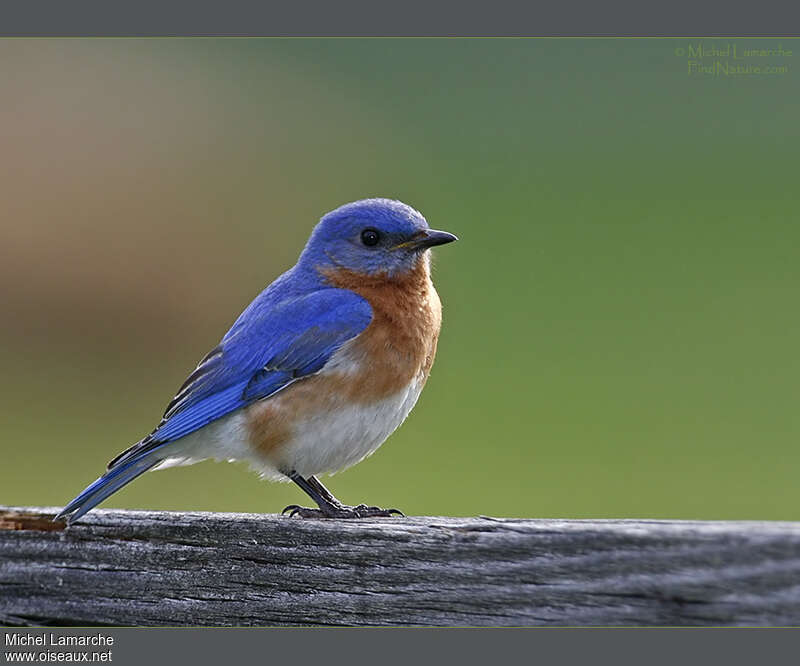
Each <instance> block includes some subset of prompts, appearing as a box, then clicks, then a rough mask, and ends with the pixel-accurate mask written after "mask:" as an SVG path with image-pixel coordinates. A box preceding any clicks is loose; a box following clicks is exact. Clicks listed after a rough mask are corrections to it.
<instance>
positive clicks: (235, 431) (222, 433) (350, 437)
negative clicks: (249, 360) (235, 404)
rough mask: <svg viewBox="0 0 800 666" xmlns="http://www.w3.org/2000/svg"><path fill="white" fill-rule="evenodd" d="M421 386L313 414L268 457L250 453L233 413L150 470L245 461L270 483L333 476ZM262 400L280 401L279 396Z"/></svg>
mask: <svg viewBox="0 0 800 666" xmlns="http://www.w3.org/2000/svg"><path fill="white" fill-rule="evenodd" d="M424 383H425V382H424V378H422V377H419V378H415V379H414V380H413V381H412V382H411V383H410V384H409V385H408V386H407V387H406V388H405V389H403V390H401V391H399V392H398V393H396V394H394V395H392V396H389V397H388V398H384V399H383V400H381V401H379V402H376V403H374V404H371V405H342V404H339V405H337V406H336V408H335V409H330V410H326V411H320V412H317V413H315V414H313V415H311V416H310V418H306V419H303V420H302V421H301V422H299V423H296V424H295V425H294V428H293V431H292V437H291V439H290V440H289V441H288V442H286V443H285V444H284V445H282V446H281V447H280V450H279V452H278V453H276V455H275V456H274V457H265V456H263V455H260V454H258V453H257V452H256V450H255V449H254V447H253V446H252V445H251V443H250V440H249V429H248V427H247V420H246V416H245V410H238V411H236V412H233V413H232V414H229V415H227V416H224V417H222V418H221V419H218V420H216V421H214V422H212V423H209V424H208V425H207V426H205V427H204V428H201V429H200V430H197V431H195V432H193V433H191V434H189V435H187V436H186V437H183V438H181V439H179V440H177V441H175V442H174V443H173V444H170V445H169V446H168V447H165V448H166V449H167V451H165V453H166V452H168V453H169V455H170V457H169V458H167V459H166V460H164V462H162V463H161V464H159V465H158V467H156V469H164V468H166V467H173V466H177V465H190V464H192V463H196V462H200V461H201V460H206V459H214V460H219V461H223V460H226V461H228V462H236V461H244V462H248V463H250V465H251V466H252V467H253V469H254V470H256V471H257V472H258V473H260V474H261V476H263V477H265V478H269V479H273V480H276V481H286V480H288V479H287V478H286V476H285V475H284V474H283V473H282V471H279V470H294V471H296V472H297V473H298V474H300V475H301V476H305V477H308V476H311V475H314V474H324V473H333V472H338V471H341V470H343V469H346V468H347V467H350V466H352V465H355V464H356V463H357V462H359V461H361V460H363V459H364V458H366V457H367V456H369V455H370V454H372V453H374V452H375V450H376V449H377V448H378V447H379V446H380V445H381V444H383V442H384V441H386V438H387V437H389V435H391V434H392V433H393V432H394V431H395V430H396V429H397V428H398V426H399V425H400V424H401V423H402V422H403V421H404V420H405V418H406V417H407V416H408V414H409V412H410V411H411V409H412V408H413V407H414V405H415V404H416V402H417V399H418V398H419V394H420V392H421V391H422V387H423V385H424ZM267 399H268V400H275V399H280V394H278V395H276V396H274V397H273V398H267ZM278 456H279V457H278Z"/></svg>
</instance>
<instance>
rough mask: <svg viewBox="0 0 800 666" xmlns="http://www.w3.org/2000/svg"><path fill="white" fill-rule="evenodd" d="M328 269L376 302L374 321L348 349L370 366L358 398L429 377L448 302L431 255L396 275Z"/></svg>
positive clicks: (338, 281)
mask: <svg viewBox="0 0 800 666" xmlns="http://www.w3.org/2000/svg"><path fill="white" fill-rule="evenodd" d="M324 275H325V277H326V278H327V280H328V282H329V283H330V284H332V285H333V286H336V287H339V288H342V289H349V290H350V291H354V292H355V293H357V294H358V295H359V296H361V297H363V298H364V299H366V301H367V302H368V303H369V304H370V306H371V307H372V313H373V315H372V322H371V323H370V325H369V326H368V327H367V329H366V330H365V331H364V332H363V333H361V335H359V336H358V337H357V338H356V339H355V340H354V341H353V343H352V345H351V346H350V347H349V349H348V351H349V352H350V354H352V358H353V360H354V361H355V362H356V363H358V364H359V365H360V366H361V368H362V369H363V371H364V375H363V377H362V379H361V382H360V383H359V385H358V388H357V391H358V395H353V399H355V400H358V401H364V402H371V401H374V400H377V399H381V398H384V397H386V396H388V395H391V394H393V393H396V392H397V391H399V390H401V389H403V388H405V387H406V386H408V384H409V382H411V381H412V380H413V379H415V378H419V379H420V380H421V381H422V382H424V381H425V380H426V379H427V377H428V374H429V372H430V369H431V365H433V359H434V356H435V355H436V343H437V341H438V339H439V330H440V328H441V325H442V304H441V302H440V300H439V295H438V294H437V293H436V289H434V287H433V283H432V282H431V278H430V271H429V268H428V261H427V260H426V259H425V258H421V259H420V261H419V263H418V265H417V267H416V269H415V270H413V271H411V272H410V273H408V274H405V275H402V276H399V277H394V278H389V277H387V276H386V275H377V276H369V275H362V274H359V273H354V272H352V271H347V270H343V269H337V270H335V271H326V272H325V273H324Z"/></svg>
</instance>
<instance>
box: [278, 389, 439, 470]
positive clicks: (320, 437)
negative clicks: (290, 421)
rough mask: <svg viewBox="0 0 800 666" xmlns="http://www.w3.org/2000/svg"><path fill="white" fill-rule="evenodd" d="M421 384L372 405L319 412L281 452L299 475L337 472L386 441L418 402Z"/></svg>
mask: <svg viewBox="0 0 800 666" xmlns="http://www.w3.org/2000/svg"><path fill="white" fill-rule="evenodd" d="M423 384H424V382H423V381H418V380H414V381H412V382H411V383H410V384H409V385H408V386H407V387H406V388H405V389H403V390H401V391H399V392H398V393H396V394H395V395H392V396H389V397H388V398H384V399H383V400H381V401H379V402H376V403H374V404H371V405H350V406H346V407H339V408H338V409H336V410H331V411H328V412H320V413H318V414H316V415H315V416H314V417H312V418H310V419H306V420H305V421H303V422H302V423H300V424H298V425H296V426H295V429H294V437H293V438H292V440H291V441H290V442H289V443H288V444H287V445H286V447H285V450H284V452H283V455H284V458H285V462H286V463H288V464H290V465H291V467H292V469H294V470H296V471H297V472H298V473H299V474H300V475H301V476H311V475H312V474H323V473H332V472H338V471H340V470H343V469H346V468H347V467H350V466H352V465H355V464H356V463H357V462H359V461H361V460H363V459H364V458H366V457H367V456H369V455H371V454H372V453H374V452H375V450H376V449H377V448H378V447H379V446H380V445H381V444H383V442H384V441H386V438H387V437H389V435H391V434H392V433H393V432H394V431H395V430H396V429H397V428H398V426H399V425H400V424H401V423H402V422H403V421H404V420H405V418H406V417H407V416H408V414H409V412H410V411H411V409H412V408H413V407H414V405H415V404H416V402H417V398H419V394H420V392H421V391H422V385H423Z"/></svg>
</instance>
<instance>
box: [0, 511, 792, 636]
mask: <svg viewBox="0 0 800 666" xmlns="http://www.w3.org/2000/svg"><path fill="white" fill-rule="evenodd" d="M54 513H55V510H54V509H38V508H37V509H33V508H16V509H15V508H7V507H5V508H4V507H0V623H2V624H5V625H173V626H174V625H193V626H198V625H199V626H231V625H236V626H267V625H282V626H286V625H291V626H297V625H326V626H327V625H350V626H357V625H360V626H363V625H403V626H407V625H424V626H465V625H466V626H531V625H552V626H565V625H572V626H574V625H615V626H616V625H627V626H630V625H639V626H642V625H662V626H663V625H669V626H689V625H717V626H721V625H725V626H727V625H758V626H763V625H770V626H785V625H800V523H779V522H774V523H773V522H690V521H689V522H687V521H655V520H652V521H649V520H515V519H494V518H485V517H481V518H434V517H418V518H393V519H365V520H357V521H315V520H299V519H290V518H286V517H280V516H275V515H253V514H205V513H169V512H144V511H94V512H92V513H91V514H89V515H88V516H87V517H86V518H85V519H84V520H83V521H82V522H80V523H78V524H77V525H75V526H73V527H70V528H69V529H67V530H65V529H63V528H62V527H61V526H60V525H56V524H53V523H52V522H50V517H51V516H52V515H53V514H54ZM53 528H56V529H53Z"/></svg>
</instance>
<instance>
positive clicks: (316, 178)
mask: <svg viewBox="0 0 800 666" xmlns="http://www.w3.org/2000/svg"><path fill="white" fill-rule="evenodd" d="M689 41H690V40H658V39H653V40H631V39H625V40H622V39H620V40H567V39H561V40H556V39H536V40H524V39H522V40H517V39H514V40H488V39H487V40H484V39H442V40H422V39H420V40H417V39H389V40H350V39H329V40H319V39H285V40H278V39H228V40H221V39H220V40H213V39H211V40H207V39H174V40H173V39H159V40H155V39H153V40H138V39H126V40H113V39H93V40H4V41H2V42H0V63H1V64H0V90H1V91H2V101H1V102H0V137H1V141H0V143H2V146H3V148H2V153H0V190H2V196H1V197H0V199H2V204H1V205H0V208H1V209H2V215H1V216H0V246H1V247H2V262H0V305H1V306H2V327H1V330H0V336H1V337H0V362H1V363H2V378H3V379H2V392H3V394H2V401H0V412H2V431H0V454H1V455H2V464H0V503H4V504H16V505H62V504H64V503H65V502H66V501H67V500H69V499H71V498H72V497H73V496H74V495H75V494H76V493H77V492H78V491H80V490H81V489H82V488H83V487H84V486H85V485H86V484H87V483H88V482H90V481H92V480H93V479H94V478H95V477H96V476H97V475H98V474H99V473H101V472H102V471H103V468H104V465H105V463H106V462H107V461H108V460H109V459H110V458H111V457H112V456H114V455H115V454H116V453H118V452H119V451H120V450H122V449H123V448H125V447H126V446H128V445H129V444H131V443H132V442H134V441H136V440H137V439H139V438H140V437H141V436H142V435H144V434H146V433H147V432H149V431H150V429H151V428H152V426H153V425H155V423H156V422H157V421H158V419H159V417H160V415H161V413H162V411H163V408H164V406H165V405H166V403H167V402H168V401H169V399H170V398H171V397H172V395H173V393H174V391H175V390H176V389H177V387H178V386H179V385H180V384H181V383H182V381H183V379H184V377H185V376H186V375H187V373H188V372H189V371H191V370H192V369H193V368H194V365H195V363H196V362H197V361H198V359H199V358H200V357H202V356H203V355H204V354H205V353H206V352H207V351H208V350H209V349H210V348H211V347H213V346H214V345H215V344H216V342H217V340H218V339H219V337H220V336H221V335H222V334H223V333H224V332H225V330H226V329H227V327H228V326H229V325H230V324H231V323H232V321H233V320H234V318H235V317H236V316H237V315H238V313H239V312H240V311H241V309H242V308H243V307H244V306H245V305H246V304H247V303H248V302H249V301H250V299H251V298H252V297H254V296H255V295H256V294H257V293H258V292H259V291H260V290H261V289H262V288H263V287H264V286H265V285H266V284H268V283H269V282H270V281H271V280H273V279H274V278H275V277H276V276H277V275H278V274H279V273H280V272H282V271H283V270H285V269H286V268H288V267H289V266H291V265H292V264H293V263H294V261H295V259H296V257H297V255H298V253H299V252H300V250H301V248H302V247H303V244H304V242H305V240H306V238H307V236H308V233H309V231H310V230H311V227H312V226H313V224H314V223H315V222H316V221H317V220H318V218H319V217H320V216H321V215H322V214H323V213H325V212H326V211H328V210H330V209H332V208H334V207H336V206H338V205H340V204H342V203H344V202H347V201H351V200H354V199H359V198H363V197H367V196H387V197H393V198H399V199H402V200H403V201H406V202H407V203H409V204H411V205H413V206H414V207H416V208H418V209H419V210H421V211H422V212H423V213H424V214H425V215H426V217H427V218H428V220H429V222H430V223H431V225H432V226H434V227H437V228H443V229H447V230H449V231H452V232H454V233H456V234H458V235H459V236H460V237H461V241H460V242H459V243H457V244H456V245H452V246H448V247H446V248H442V249H441V250H439V251H438V252H437V256H436V261H435V264H436V265H435V280H436V284H437V286H438V289H439V292H440V294H441V297H442V301H443V303H444V327H443V331H442V337H441V340H440V345H439V354H438V358H437V361H436V364H435V366H434V371H433V374H432V376H431V379H430V381H429V383H428V387H427V389H426V390H425V391H424V392H423V395H422V397H421V399H420V402H419V403H418V405H417V407H416V409H415V410H414V412H413V413H412V415H411V417H410V418H409V420H408V421H407V422H406V423H405V424H404V426H403V427H402V428H401V429H400V430H399V431H398V432H397V433H396V434H395V435H394V436H393V437H392V438H391V439H390V440H389V441H388V442H387V443H386V444H385V445H384V446H383V447H382V448H381V449H380V451H379V452H378V453H377V454H376V455H374V456H373V457H372V458H370V459H368V460H366V461H364V462H362V463H361V464H360V465H358V466H357V467H355V468H352V469H350V470H348V471H347V472H345V473H342V474H340V475H337V476H335V477H333V478H332V479H330V484H329V485H330V487H331V489H332V490H333V491H334V492H335V493H336V494H337V495H338V496H339V497H340V498H341V499H342V500H344V501H348V502H352V503H358V502H361V501H367V502H369V503H376V504H381V505H387V506H398V507H400V508H402V509H403V510H404V511H406V512H407V513H409V514H434V515H439V514H450V515H473V514H492V515H503V516H527V517H547V516H557V517H654V518H708V519H734V518H761V519H794V520H797V519H800V483H798V473H799V472H800V446H798V437H799V436H800V418H799V417H798V414H799V413H798V409H797V401H798V382H800V367H798V366H799V363H798V353H797V341H798V334H799V333H800V314H798V307H797V293H798V288H799V287H800V262H798V260H797V257H798V244H799V243H800V228H799V227H798V206H799V204H800V202H799V200H798V154H800V153H799V152H798V149H799V148H800V141H799V139H800V123H798V118H800V85H798V79H797V76H796V74H795V72H794V71H793V69H792V67H793V63H794V61H796V60H797V56H792V57H786V58H784V59H783V60H782V61H780V59H775V58H773V59H772V60H771V62H773V64H775V61H776V60H777V61H779V62H777V64H786V65H788V68H789V69H788V73H786V74H785V75H776V76H739V77H724V76H719V77H712V76H689V75H688V74H687V62H686V61H687V57H686V56H683V57H680V56H679V55H676V48H681V47H686V45H687V44H688V43H689ZM698 42H703V43H704V44H706V45H707V46H712V45H716V46H718V47H723V46H724V45H725V44H726V43H729V42H727V41H725V40H691V43H692V44H696V43H698ZM736 43H737V44H738V45H739V47H740V49H741V48H742V47H752V46H753V45H758V46H761V47H769V46H773V47H774V46H776V44H775V43H774V42H770V41H769V40H754V41H753V40H736ZM783 46H784V48H791V47H794V48H795V49H797V48H798V47H800V42H791V41H790V40H783ZM798 55H800V54H798ZM300 500H303V501H304V500H305V498H304V496H303V495H302V494H301V492H300V491H299V490H297V489H295V488H294V487H292V486H291V485H286V484H269V483H264V482H261V481H260V480H259V479H258V477H257V476H256V475H255V474H252V473H250V472H249V471H247V469H246V468H245V467H244V466H242V465H229V464H220V463H210V462H205V463H202V464H198V465H195V466H193V467H187V468H179V469H171V470H167V471H163V472H157V473H153V474H147V475H145V476H144V477H142V478H140V479H139V480H137V481H136V482H135V483H133V484H132V485H131V486H129V487H127V488H126V489H124V490H123V491H122V492H120V493H118V494H117V495H115V496H114V497H113V498H111V499H110V500H109V501H107V502H106V503H105V505H104V506H109V507H127V508H151V509H198V510H211V511H253V512H274V511H277V510H280V509H281V508H282V507H283V506H284V505H286V504H289V503H292V502H297V501H300Z"/></svg>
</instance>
